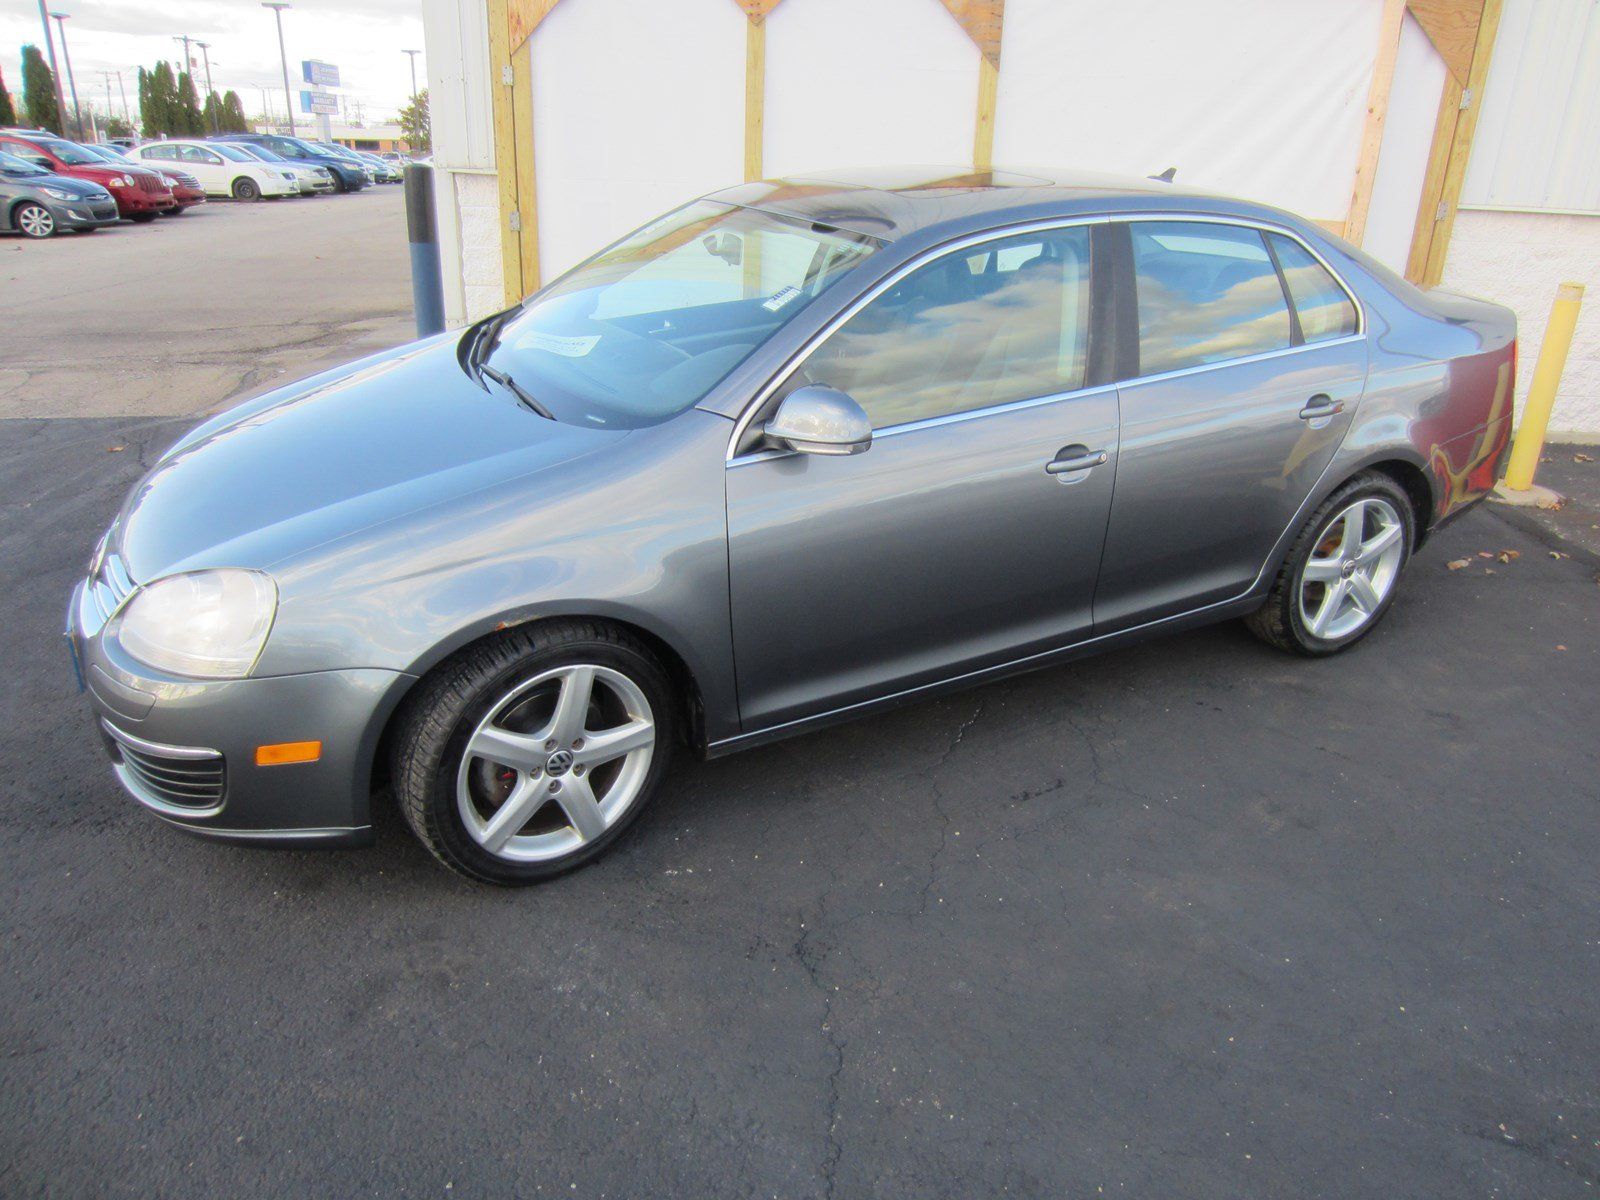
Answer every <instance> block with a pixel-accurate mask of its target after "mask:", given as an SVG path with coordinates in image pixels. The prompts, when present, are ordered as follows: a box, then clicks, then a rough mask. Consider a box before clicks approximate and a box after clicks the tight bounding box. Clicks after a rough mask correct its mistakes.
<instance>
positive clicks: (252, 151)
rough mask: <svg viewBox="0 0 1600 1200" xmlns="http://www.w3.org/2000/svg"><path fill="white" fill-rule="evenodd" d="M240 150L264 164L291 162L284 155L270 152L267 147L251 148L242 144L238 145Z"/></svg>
mask: <svg viewBox="0 0 1600 1200" xmlns="http://www.w3.org/2000/svg"><path fill="white" fill-rule="evenodd" d="M229 145H233V143H231V142H230V143H229ZM238 149H239V150H240V151H241V152H242V153H244V154H248V155H249V156H250V157H251V158H255V159H260V160H261V161H262V162H288V161H289V160H288V159H287V158H285V157H284V156H283V155H281V154H277V153H274V152H273V151H271V150H268V149H267V148H266V147H265V146H251V145H247V144H245V143H240V144H239V145H238Z"/></svg>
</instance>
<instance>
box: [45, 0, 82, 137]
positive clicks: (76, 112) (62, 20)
mask: <svg viewBox="0 0 1600 1200" xmlns="http://www.w3.org/2000/svg"><path fill="white" fill-rule="evenodd" d="M50 15H51V16H52V17H54V18H55V19H56V28H57V29H59V30H60V31H61V57H62V58H63V59H65V60H66V63H67V86H68V87H70V88H71V89H72V119H73V120H74V121H76V122H77V125H78V136H79V137H82V136H83V110H82V109H80V108H79V107H78V84H77V81H76V80H74V79H73V78H72V52H71V51H70V50H68V49H67V18H68V17H70V16H71V15H72V14H71V13H64V12H53V13H51V14H50ZM60 86H61V85H60V84H59V83H58V84H56V87H57V88H58V89H59V88H60Z"/></svg>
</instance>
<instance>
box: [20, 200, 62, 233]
mask: <svg viewBox="0 0 1600 1200" xmlns="http://www.w3.org/2000/svg"><path fill="white" fill-rule="evenodd" d="M17 227H18V228H19V229H21V230H22V232H23V233H25V234H27V235H28V236H29V237H36V238H47V237H49V236H50V235H51V234H52V233H54V232H55V231H56V219H55V217H53V216H51V215H50V210H49V209H48V208H46V207H44V205H42V204H29V205H27V206H26V207H24V208H23V210H22V211H21V212H19V213H18V214H17Z"/></svg>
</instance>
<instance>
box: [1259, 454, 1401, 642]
mask: <svg viewBox="0 0 1600 1200" xmlns="http://www.w3.org/2000/svg"><path fill="white" fill-rule="evenodd" d="M1414 526H1415V517H1414V515H1413V512H1412V508H1411V500H1410V497H1408V496H1407V495H1406V493H1405V492H1404V490H1402V489H1401V487H1400V485H1399V484H1397V483H1396V482H1395V481H1394V480H1393V479H1391V478H1390V477H1389V476H1387V475H1384V474H1381V473H1378V472H1370V471H1369V472H1365V473H1363V474H1360V475H1357V476H1356V477H1355V478H1353V479H1351V480H1349V481H1348V482H1346V483H1345V484H1344V485H1343V486H1341V487H1340V488H1339V489H1338V490H1336V491H1335V492H1334V493H1333V495H1331V496H1329V497H1328V498H1327V500H1325V501H1323V503H1322V504H1321V505H1320V506H1318V508H1317V511H1316V512H1314V513H1313V514H1312V515H1311V518H1310V520H1308V521H1307V522H1306V524H1305V526H1304V528H1303V529H1302V530H1301V531H1300V536H1299V537H1297V538H1296V539H1295V543H1294V545H1293V546H1292V547H1291V548H1290V550H1289V554H1288V556H1287V557H1286V558H1285V560H1284V563H1283V566H1282V568H1281V569H1280V570H1279V572H1278V577H1277V579H1276V580H1275V581H1274V583H1273V586H1272V591H1271V592H1270V593H1269V594H1268V596H1267V602H1266V604H1264V605H1263V606H1262V607H1261V609H1260V610H1259V611H1257V612H1255V613H1252V614H1251V615H1250V616H1248V617H1246V618H1245V623H1246V624H1247V625H1248V626H1249V627H1250V629H1251V631H1252V632H1254V633H1255V634H1256V636H1258V637H1260V638H1261V639H1262V640H1263V641H1265V642H1268V643H1270V644H1271V645H1274V646H1277V647H1278V648H1279V649H1280V650H1289V651H1292V652H1294V653H1296V654H1304V655H1307V656H1309V657H1319V656H1322V655H1326V654H1334V653H1337V652H1338V651H1340V650H1343V649H1344V648H1345V647H1347V646H1349V645H1351V644H1353V643H1355V642H1358V641H1360V640H1361V639H1362V638H1363V637H1365V636H1366V635H1367V634H1368V633H1370V632H1372V629H1373V627H1374V626H1376V625H1377V623H1378V622H1379V621H1380V620H1382V618H1383V615H1384V613H1386V612H1388V610H1389V605H1390V604H1392V603H1393V602H1394V595H1395V589H1396V587H1397V585H1398V584H1399V581H1400V572H1401V571H1402V570H1403V569H1404V568H1405V565H1406V562H1407V561H1408V560H1409V558H1410V556H1411V548H1412V547H1413V546H1414V545H1415V544H1416V531H1415V528H1414Z"/></svg>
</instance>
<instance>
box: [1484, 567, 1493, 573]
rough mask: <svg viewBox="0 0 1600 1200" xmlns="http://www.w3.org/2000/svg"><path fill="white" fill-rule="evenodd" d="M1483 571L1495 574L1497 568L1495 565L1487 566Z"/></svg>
mask: <svg viewBox="0 0 1600 1200" xmlns="http://www.w3.org/2000/svg"><path fill="white" fill-rule="evenodd" d="M1483 573H1484V574H1485V575H1493V574H1495V569H1494V568H1493V567H1485V568H1484V569H1483Z"/></svg>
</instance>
